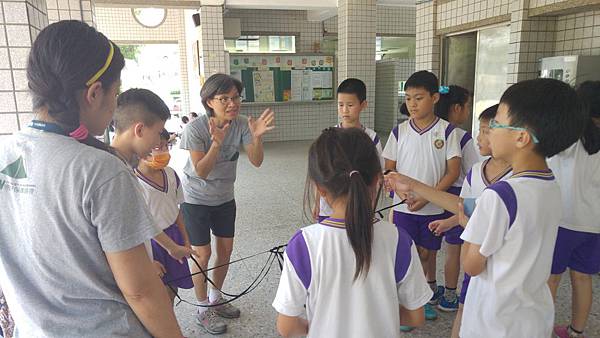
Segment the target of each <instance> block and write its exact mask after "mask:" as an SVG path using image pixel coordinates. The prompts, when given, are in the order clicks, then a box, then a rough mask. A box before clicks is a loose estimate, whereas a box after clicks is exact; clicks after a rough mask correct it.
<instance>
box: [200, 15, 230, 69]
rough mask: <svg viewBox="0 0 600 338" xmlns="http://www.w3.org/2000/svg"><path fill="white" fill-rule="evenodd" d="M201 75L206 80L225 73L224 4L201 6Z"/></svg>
mask: <svg viewBox="0 0 600 338" xmlns="http://www.w3.org/2000/svg"><path fill="white" fill-rule="evenodd" d="M199 29H200V34H199V35H200V56H201V58H202V60H201V61H202V62H201V66H200V67H201V69H200V72H201V77H202V78H203V79H204V80H206V79H207V78H209V77H210V76H211V75H213V74H216V73H225V72H226V69H225V46H224V41H225V40H224V39H223V6H202V7H201V8H200V27H199Z"/></svg>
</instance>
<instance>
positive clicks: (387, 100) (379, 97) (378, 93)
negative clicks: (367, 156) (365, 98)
mask: <svg viewBox="0 0 600 338" xmlns="http://www.w3.org/2000/svg"><path fill="white" fill-rule="evenodd" d="M414 72H415V60H414V59H406V60H381V61H377V65H376V77H377V83H376V85H375V100H376V101H377V105H376V106H375V130H376V131H377V133H379V134H380V136H381V135H386V134H389V132H390V130H392V128H393V127H394V125H395V124H396V121H398V119H399V118H400V112H399V105H400V104H401V102H399V100H398V83H399V82H400V81H406V79H408V77H409V76H410V75H411V74H412V73H414Z"/></svg>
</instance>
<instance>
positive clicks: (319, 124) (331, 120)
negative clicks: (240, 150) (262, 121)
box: [241, 101, 337, 142]
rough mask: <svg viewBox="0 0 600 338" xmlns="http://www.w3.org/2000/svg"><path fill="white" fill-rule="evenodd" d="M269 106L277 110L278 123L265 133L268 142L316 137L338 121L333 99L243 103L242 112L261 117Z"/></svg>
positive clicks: (276, 121)
mask: <svg viewBox="0 0 600 338" xmlns="http://www.w3.org/2000/svg"><path fill="white" fill-rule="evenodd" d="M267 108H271V109H273V111H274V112H275V125H276V128H275V129H274V130H273V131H270V132H269V133H267V134H265V137H264V140H265V141H267V142H272V141H294V140H310V139H314V138H316V137H317V136H319V135H320V134H321V131H322V130H323V129H325V128H327V127H330V126H333V125H335V124H336V123H337V104H336V103H335V102H331V101H329V102H326V101H323V102H309V103H300V102H298V103H283V104H274V105H272V104H271V105H266V104H265V105H263V104H256V103H252V104H243V105H242V110H241V113H242V114H244V115H248V116H253V117H259V116H260V114H261V113H262V112H263V111H264V110H265V109H267Z"/></svg>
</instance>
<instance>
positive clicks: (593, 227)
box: [548, 141, 600, 274]
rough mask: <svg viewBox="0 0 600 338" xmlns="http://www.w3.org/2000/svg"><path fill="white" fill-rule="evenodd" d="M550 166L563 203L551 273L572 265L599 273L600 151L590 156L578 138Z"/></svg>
mask: <svg viewBox="0 0 600 338" xmlns="http://www.w3.org/2000/svg"><path fill="white" fill-rule="evenodd" d="M548 165H549V166H550V168H552V171H553V172H554V175H556V181H557V182H558V184H559V185H560V191H561V194H562V202H563V217H562V219H561V221H560V227H559V228H558V237H557V238H556V246H555V248H554V259H553V261H552V273H553V274H561V273H563V272H564V271H565V270H566V269H567V268H569V269H572V270H575V271H578V272H581V273H585V274H596V273H598V272H600V208H598V201H599V200H600V152H598V153H595V154H593V155H589V154H588V152H587V151H586V150H585V148H584V147H583V144H582V143H581V141H579V142H577V143H575V144H574V145H572V146H571V147H570V148H568V149H567V150H565V151H563V152H561V153H560V154H558V155H556V156H554V157H552V158H550V159H549V160H548Z"/></svg>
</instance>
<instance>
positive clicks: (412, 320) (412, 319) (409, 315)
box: [400, 306, 425, 327]
mask: <svg viewBox="0 0 600 338" xmlns="http://www.w3.org/2000/svg"><path fill="white" fill-rule="evenodd" d="M424 323H425V310H424V308H423V307H420V308H418V309H416V310H408V309H406V308H404V307H403V306H400V325H403V326H411V327H421V326H423V324H424Z"/></svg>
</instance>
